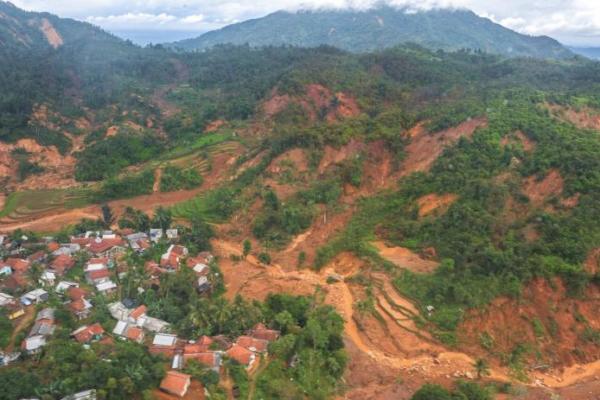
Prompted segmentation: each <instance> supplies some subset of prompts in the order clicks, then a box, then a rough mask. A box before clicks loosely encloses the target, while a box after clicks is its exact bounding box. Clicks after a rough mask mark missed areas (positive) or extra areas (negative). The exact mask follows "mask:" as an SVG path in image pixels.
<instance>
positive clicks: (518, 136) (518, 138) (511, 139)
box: [500, 131, 535, 152]
mask: <svg viewBox="0 0 600 400" xmlns="http://www.w3.org/2000/svg"><path fill="white" fill-rule="evenodd" d="M509 144H520V145H521V146H523V150H525V151H528V152H529V151H533V150H535V142H534V141H533V140H531V139H529V137H527V135H525V134H524V133H523V132H521V131H516V132H514V133H512V134H510V135H506V136H504V137H503V138H502V139H501V140H500V145H502V146H507V145H509Z"/></svg>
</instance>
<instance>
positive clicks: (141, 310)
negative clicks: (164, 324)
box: [129, 305, 147, 319]
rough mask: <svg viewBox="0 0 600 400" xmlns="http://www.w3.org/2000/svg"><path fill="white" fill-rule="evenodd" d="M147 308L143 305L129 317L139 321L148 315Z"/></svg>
mask: <svg viewBox="0 0 600 400" xmlns="http://www.w3.org/2000/svg"><path fill="white" fill-rule="evenodd" d="M146 310H147V307H146V306H145V305H141V306H139V307H138V308H136V309H135V310H133V311H132V312H131V314H129V316H130V317H131V318H133V319H138V318H139V317H141V316H142V315H144V314H145V313H146Z"/></svg>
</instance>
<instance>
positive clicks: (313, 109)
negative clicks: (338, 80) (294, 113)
mask: <svg viewBox="0 0 600 400" xmlns="http://www.w3.org/2000/svg"><path fill="white" fill-rule="evenodd" d="M304 90H305V91H304V93H303V94H302V95H298V96H290V95H289V94H278V93H277V90H276V89H274V90H273V91H272V92H271V94H270V96H269V98H268V99H267V100H265V101H264V102H263V103H262V106H261V108H262V113H263V115H264V117H265V118H266V119H272V118H273V117H275V116H276V115H277V114H279V113H280V112H282V111H284V110H285V109H286V108H288V106H290V105H292V104H296V105H299V106H300V107H301V108H302V110H303V111H304V113H305V114H306V116H307V118H308V120H309V121H311V122H315V121H316V120H317V119H318V118H319V117H320V116H323V113H325V114H324V119H325V120H326V121H327V122H329V123H334V122H336V121H340V120H342V119H345V118H349V117H355V116H357V115H359V114H360V108H359V106H358V103H357V102H356V99H354V97H353V96H351V95H350V94H348V93H344V92H337V93H333V92H332V91H331V90H330V89H329V88H326V87H325V86H323V85H319V84H316V83H311V84H308V85H306V86H305V88H304Z"/></svg>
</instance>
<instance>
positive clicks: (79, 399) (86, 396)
mask: <svg viewBox="0 0 600 400" xmlns="http://www.w3.org/2000/svg"><path fill="white" fill-rule="evenodd" d="M96 399H97V397H96V389H91V390H84V391H83V392H78V393H75V394H71V395H69V396H66V397H63V398H62V399H61V400H96Z"/></svg>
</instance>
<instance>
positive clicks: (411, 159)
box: [401, 117, 487, 176]
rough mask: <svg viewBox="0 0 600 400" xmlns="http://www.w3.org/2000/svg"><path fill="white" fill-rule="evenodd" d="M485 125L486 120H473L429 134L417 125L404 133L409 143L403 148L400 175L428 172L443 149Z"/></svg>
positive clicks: (420, 125)
mask: <svg viewBox="0 0 600 400" xmlns="http://www.w3.org/2000/svg"><path fill="white" fill-rule="evenodd" d="M486 125H487V119H486V118H483V117H481V118H473V119H470V120H468V121H465V122H463V123H461V124H460V125H458V126H456V127H454V128H449V129H446V130H444V131H441V132H435V133H429V132H427V130H426V129H425V123H419V124H417V125H416V126H415V127H414V128H412V129H411V130H409V131H408V132H407V133H406V136H407V138H409V139H410V143H409V144H408V145H407V146H406V147H405V153H406V157H405V158H404V160H403V162H402V167H401V170H402V175H403V176H405V175H410V174H411V173H413V172H425V171H428V170H429V169H430V168H431V166H432V165H433V163H434V162H435V160H436V159H437V158H438V157H439V156H440V154H442V152H443V151H444V149H445V148H446V147H447V146H449V145H451V144H452V143H455V142H456V141H457V140H458V139H460V138H461V137H471V136H472V135H473V133H475V130H477V128H480V127H484V126H486Z"/></svg>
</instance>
